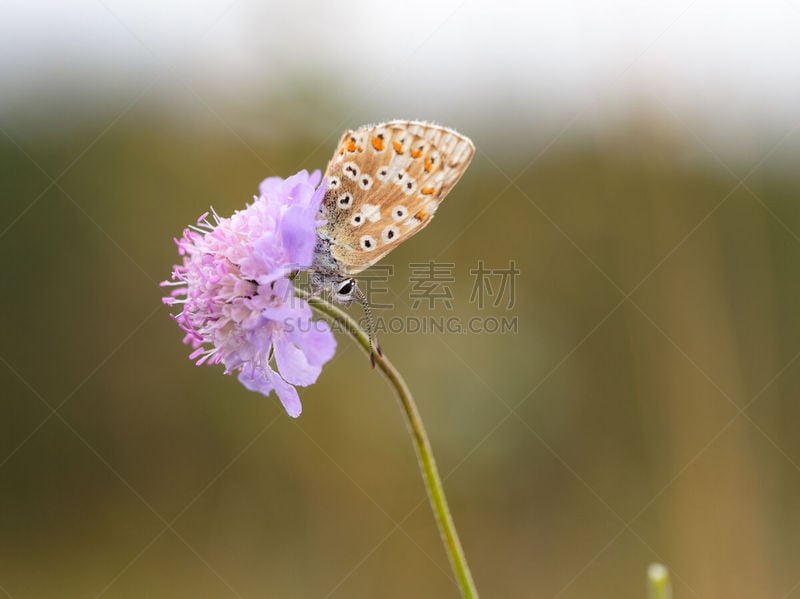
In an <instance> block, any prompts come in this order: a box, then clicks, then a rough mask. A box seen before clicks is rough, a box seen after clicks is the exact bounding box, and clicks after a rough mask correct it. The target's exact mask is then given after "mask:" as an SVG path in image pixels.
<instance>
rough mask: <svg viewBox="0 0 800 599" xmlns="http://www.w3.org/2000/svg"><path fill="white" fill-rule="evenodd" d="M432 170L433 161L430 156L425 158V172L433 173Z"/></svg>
mask: <svg viewBox="0 0 800 599" xmlns="http://www.w3.org/2000/svg"><path fill="white" fill-rule="evenodd" d="M432 168H433V160H431V157H430V156H426V157H425V170H426V171H427V172H431V169H432Z"/></svg>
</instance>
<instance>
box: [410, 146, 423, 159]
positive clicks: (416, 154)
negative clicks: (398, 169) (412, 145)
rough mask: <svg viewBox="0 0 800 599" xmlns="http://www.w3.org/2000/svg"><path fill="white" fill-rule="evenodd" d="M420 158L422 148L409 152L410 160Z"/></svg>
mask: <svg viewBox="0 0 800 599" xmlns="http://www.w3.org/2000/svg"><path fill="white" fill-rule="evenodd" d="M420 156H422V148H417V149H416V150H411V157H412V158H419V157H420Z"/></svg>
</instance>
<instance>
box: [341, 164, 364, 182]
mask: <svg viewBox="0 0 800 599" xmlns="http://www.w3.org/2000/svg"><path fill="white" fill-rule="evenodd" d="M359 172H360V171H359V170H358V166H357V165H356V163H355V162H345V163H344V174H345V176H346V177H350V178H351V179H352V180H353V181H355V180H356V179H358V173H359Z"/></svg>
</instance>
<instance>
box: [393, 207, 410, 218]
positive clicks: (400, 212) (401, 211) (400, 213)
mask: <svg viewBox="0 0 800 599" xmlns="http://www.w3.org/2000/svg"><path fill="white" fill-rule="evenodd" d="M406 216H408V210H406V207H405V206H397V207H396V208H395V209H394V210H392V218H393V219H394V220H403V219H404V218H405V217H406Z"/></svg>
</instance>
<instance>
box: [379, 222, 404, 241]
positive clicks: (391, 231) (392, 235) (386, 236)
mask: <svg viewBox="0 0 800 599" xmlns="http://www.w3.org/2000/svg"><path fill="white" fill-rule="evenodd" d="M398 235H400V229H398V228H397V225H389V226H388V227H386V228H385V229H384V230H383V232H382V233H381V239H383V240H384V241H385V242H387V243H388V242H389V241H392V240H393V239H396V238H397V236H398Z"/></svg>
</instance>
